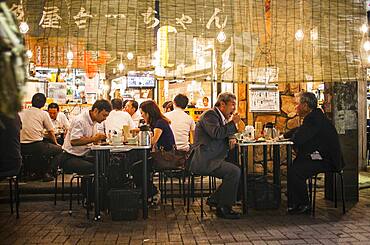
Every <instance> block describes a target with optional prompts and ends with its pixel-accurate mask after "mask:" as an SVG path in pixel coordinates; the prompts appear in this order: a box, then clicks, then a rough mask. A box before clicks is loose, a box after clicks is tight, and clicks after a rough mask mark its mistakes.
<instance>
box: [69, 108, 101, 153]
mask: <svg viewBox="0 0 370 245" xmlns="http://www.w3.org/2000/svg"><path fill="white" fill-rule="evenodd" d="M96 133H97V129H96V123H95V122H93V121H92V120H91V117H90V114H89V110H86V111H84V112H82V114H80V115H78V116H76V117H74V118H73V120H72V122H71V127H70V129H69V130H68V133H67V135H66V137H65V139H64V144H63V150H65V151H66V152H68V153H70V154H72V155H76V156H83V155H85V154H86V153H88V152H89V150H90V149H89V147H88V146H87V145H82V146H72V145H71V140H77V139H80V138H82V137H92V136H94V135H95V134H96Z"/></svg>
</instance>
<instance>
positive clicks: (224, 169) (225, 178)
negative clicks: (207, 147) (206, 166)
mask: <svg viewBox="0 0 370 245" xmlns="http://www.w3.org/2000/svg"><path fill="white" fill-rule="evenodd" d="M213 161H219V162H220V167H219V168H217V169H215V170H213V171H212V172H210V173H209V175H210V176H214V177H216V178H220V179H222V184H221V185H220V186H219V187H218V188H217V190H216V192H215V193H214V194H213V196H212V197H213V198H214V199H215V200H216V202H217V203H218V205H219V206H220V207H222V206H232V205H234V203H235V201H236V196H237V192H238V186H239V180H240V173H241V171H240V167H239V166H237V165H235V164H233V163H230V162H227V161H225V160H213Z"/></svg>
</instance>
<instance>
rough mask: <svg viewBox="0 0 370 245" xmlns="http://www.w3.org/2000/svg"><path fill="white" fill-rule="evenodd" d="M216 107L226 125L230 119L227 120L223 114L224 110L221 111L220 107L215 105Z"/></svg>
mask: <svg viewBox="0 0 370 245" xmlns="http://www.w3.org/2000/svg"><path fill="white" fill-rule="evenodd" d="M215 108H216V110H217V111H218V112H219V113H220V115H221V120H222V122H223V123H224V125H226V124H227V123H228V121H227V120H226V118H225V116H224V114H222V112H221V111H220V109H218V108H217V107H215Z"/></svg>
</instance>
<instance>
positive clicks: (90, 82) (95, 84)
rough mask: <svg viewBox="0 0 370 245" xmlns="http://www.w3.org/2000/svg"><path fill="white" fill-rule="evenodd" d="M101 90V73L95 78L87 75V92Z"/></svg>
mask: <svg viewBox="0 0 370 245" xmlns="http://www.w3.org/2000/svg"><path fill="white" fill-rule="evenodd" d="M98 91H99V73H97V74H96V75H95V77H93V78H91V79H90V78H88V77H87V76H86V77H85V92H86V93H98Z"/></svg>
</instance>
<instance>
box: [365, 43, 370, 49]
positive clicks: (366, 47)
mask: <svg viewBox="0 0 370 245" xmlns="http://www.w3.org/2000/svg"><path fill="white" fill-rule="evenodd" d="M364 49H365V51H369V50H370V41H366V42H364Z"/></svg>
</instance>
